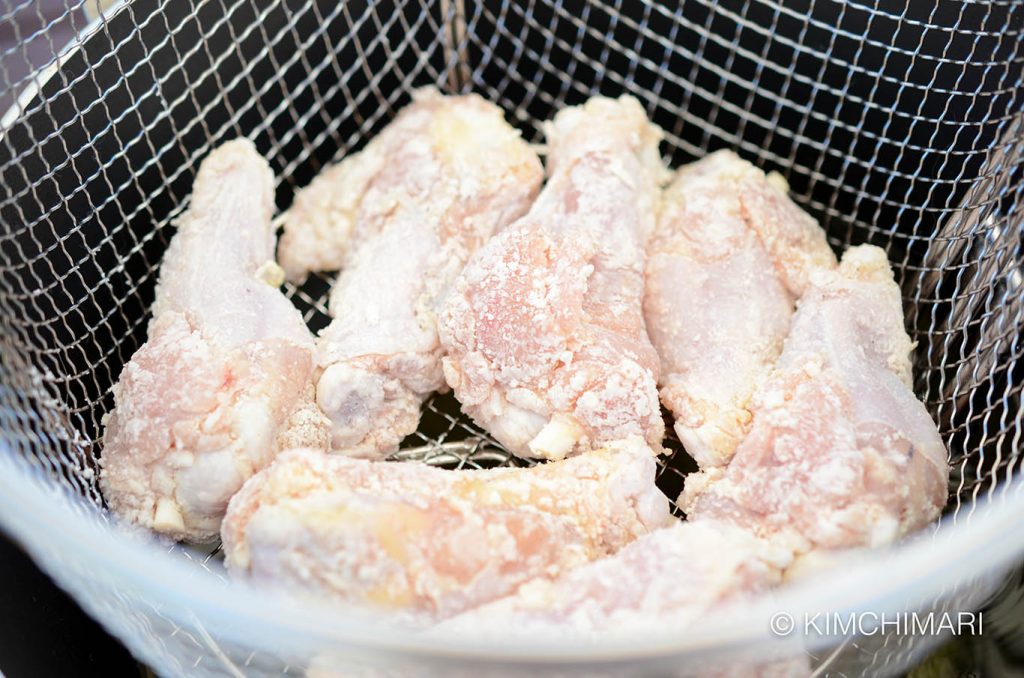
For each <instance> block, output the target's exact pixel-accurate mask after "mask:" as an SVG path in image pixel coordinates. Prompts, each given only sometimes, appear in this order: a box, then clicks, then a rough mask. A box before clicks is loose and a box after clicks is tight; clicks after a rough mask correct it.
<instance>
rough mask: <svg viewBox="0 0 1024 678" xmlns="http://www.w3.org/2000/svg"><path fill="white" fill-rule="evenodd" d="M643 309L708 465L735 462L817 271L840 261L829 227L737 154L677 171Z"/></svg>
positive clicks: (666, 377)
mask: <svg viewBox="0 0 1024 678" xmlns="http://www.w3.org/2000/svg"><path fill="white" fill-rule="evenodd" d="M647 255H648V259H647V287H646V292H645V297H644V317H645V319H646V321H647V330H648V332H649V334H650V337H651V342H652V343H653V344H654V347H655V348H656V349H657V351H658V356H659V358H660V359H661V398H662V401H663V402H664V403H665V406H666V407H667V408H668V409H669V410H670V411H671V412H672V414H673V416H674V417H675V430H676V434H677V435H678V436H679V439H680V440H681V441H682V443H683V444H684V445H685V447H686V451H687V452H688V453H689V454H690V455H691V456H692V457H694V459H696V460H697V463H698V464H699V465H700V466H701V467H702V468H708V467H712V466H721V465H722V464H725V463H727V462H728V461H729V459H730V458H731V456H732V453H733V452H734V451H735V449H736V446H737V445H738V444H739V442H740V441H741V440H742V439H743V437H744V436H745V435H746V433H747V431H748V430H749V428H750V419H751V416H750V410H749V405H750V398H751V396H752V395H753V393H754V391H755V389H756V388H757V387H758V385H759V384H760V383H761V382H762V381H764V379H765V378H766V377H767V376H768V374H769V373H770V372H771V369H772V366H773V365H774V364H775V359H776V358H777V357H778V356H779V353H780V351H781V350H782V342H783V340H784V339H785V338H786V333H787V332H788V331H789V321H790V316H792V314H793V305H794V302H795V299H796V298H797V297H798V296H799V295H800V294H802V293H803V288H804V287H805V286H806V280H807V275H808V270H809V268H812V267H821V268H834V267H835V256H834V255H833V254H832V251H831V250H830V249H829V247H828V244H827V243H826V241H825V234H824V231H822V230H821V228H819V226H818V225H817V224H816V223H815V222H814V220H813V219H811V217H809V216H807V215H806V214H804V213H802V212H801V211H800V209H799V208H798V207H797V206H796V205H794V204H793V203H792V202H790V200H789V199H788V198H787V197H786V195H785V193H784V192H783V191H782V190H780V189H779V188H776V187H775V186H773V185H772V184H771V182H770V180H769V179H768V178H767V177H765V175H764V174H763V173H762V172H760V171H759V170H758V169H757V168H755V167H754V166H753V165H751V164H750V163H748V162H745V161H743V160H741V159H740V158H739V157H738V156H737V155H736V154H735V153H732V152H731V151H719V152H717V153H714V154H712V155H710V156H708V157H707V158H705V159H703V160H700V161H698V162H696V163H693V164H692V165H688V166H686V167H683V168H682V169H681V170H679V172H678V174H677V176H676V179H675V180H674V181H673V182H672V184H671V185H670V186H669V187H668V188H667V189H666V190H665V194H664V197H663V200H662V206H661V212H660V215H659V219H658V226H657V228H656V230H655V233H654V236H653V237H652V238H651V242H650V244H649V246H648V250H647Z"/></svg>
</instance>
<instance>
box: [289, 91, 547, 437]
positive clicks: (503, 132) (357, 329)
mask: <svg viewBox="0 0 1024 678" xmlns="http://www.w3.org/2000/svg"><path fill="white" fill-rule="evenodd" d="M414 99H415V100H414V102H413V103H412V104H411V105H410V106H408V107H407V108H405V109H404V110H403V111H402V112H401V113H400V114H399V115H398V117H397V118H396V119H395V121H394V122H392V123H391V125H390V126H389V127H388V128H387V129H385V130H384V131H383V132H381V134H380V136H379V137H378V138H377V139H375V140H374V141H372V142H371V143H370V144H369V146H368V147H367V148H366V150H364V151H363V152H362V153H359V154H357V155H355V156H353V157H352V158H349V159H347V160H345V161H343V162H342V163H340V164H339V165H337V166H335V167H333V168H330V169H328V170H326V171H325V172H324V173H323V174H322V175H321V176H320V177H318V178H317V179H316V180H314V182H313V184H311V185H310V187H308V188H307V189H305V190H304V191H302V192H300V194H299V195H298V196H297V197H296V200H295V206H294V207H293V208H292V209H291V210H290V211H289V216H288V220H287V223H286V225H285V235H284V236H283V238H282V242H281V248H280V250H281V251H280V256H281V260H282V262H283V263H284V264H285V267H286V270H288V272H289V274H290V276H291V277H292V278H293V279H301V278H302V277H303V276H304V275H305V273H306V271H307V270H310V269H320V268H338V267H339V266H340V267H342V268H343V271H342V274H341V276H340V277H339V278H338V281H337V283H335V285H334V289H333V290H332V291H331V297H330V312H331V315H332V316H333V318H334V320H333V322H332V323H331V324H330V325H329V326H328V327H327V328H326V329H325V330H324V331H323V332H322V333H321V335H320V338H319V341H318V364H319V366H320V368H321V369H322V370H323V372H322V374H321V375H320V377H319V380H318V383H317V391H316V395H317V403H318V404H319V406H320V408H321V409H322V410H323V411H324V413H325V414H326V415H327V416H328V417H329V418H330V419H331V421H332V445H333V447H334V449H336V450H344V451H345V453H346V454H349V455H352V456H366V457H384V456H386V455H387V454H389V453H391V452H393V451H394V450H395V449H397V447H398V443H399V442H400V441H401V440H402V438H404V437H405V436H406V435H408V434H410V433H412V432H413V431H414V430H416V426H417V424H418V423H419V416H420V405H421V404H422V402H423V400H424V399H425V398H426V397H427V396H428V395H429V394H431V393H432V392H434V391H436V390H438V389H440V388H442V387H444V376H443V374H442V371H441V357H442V351H441V346H440V343H439V341H438V336H437V318H436V311H437V304H438V302H439V300H440V299H441V298H442V297H443V296H444V294H445V293H446V292H447V290H448V288H449V286H450V285H451V282H452V280H453V279H454V278H455V276H456V275H457V274H458V272H459V271H460V270H461V269H462V267H463V265H464V264H465V263H466V261H467V259H468V258H469V256H470V255H471V254H472V253H473V252H474V251H475V250H476V249H477V248H478V247H480V245H481V244H483V243H484V241H486V240H487V239H488V238H489V237H490V236H491V234H492V233H494V232H495V231H496V230H498V229H500V228H501V227H503V226H504V225H505V224H507V223H509V222H511V221H512V220H513V219H515V218H516V217H518V216H520V215H521V214H523V213H524V212H525V211H526V210H527V208H528V207H529V205H530V203H531V202H532V201H533V198H534V197H535V195H536V193H537V191H538V189H539V187H540V183H541V180H542V179H543V169H542V168H541V165H540V160H539V159H538V158H537V156H536V154H535V153H534V152H533V151H532V150H530V148H529V146H528V145H527V144H526V142H524V141H523V140H522V139H521V138H520V137H519V133H518V132H517V131H516V130H514V129H513V128H512V127H510V126H509V125H508V124H507V123H506V122H505V120H504V118H503V117H502V112H501V110H500V109H498V108H497V107H496V106H494V105H492V104H490V103H487V102H485V101H484V100H483V99H481V98H480V97H478V96H476V95H467V96H457V97H444V96H442V95H440V94H439V93H438V92H437V91H436V90H433V89H426V90H420V91H418V92H417V93H416V94H415V95H414ZM339 243H342V245H339Z"/></svg>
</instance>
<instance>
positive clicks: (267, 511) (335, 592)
mask: <svg viewBox="0 0 1024 678" xmlns="http://www.w3.org/2000/svg"><path fill="white" fill-rule="evenodd" d="M654 475H655V464H654V458H653V455H652V453H651V451H650V450H649V449H648V448H647V446H646V445H645V444H644V443H643V442H642V441H641V440H640V439H639V438H633V439H631V440H628V441H623V442H621V443H618V444H615V445H610V446H609V447H608V448H607V449H602V450H597V451H594V452H592V453H590V454H587V455H582V456H579V457H576V458H574V459H570V460H566V461H564V462H559V463H554V464H547V465H541V466H535V467H533V468H528V469H523V468H501V469H491V470H484V471H446V470H443V469H438V468H433V467H430V466H426V465H423V464H399V463H393V462H374V461H365V460H359V459H349V458H346V457H343V456H337V455H332V456H327V455H323V454H319V453H317V452H315V451H307V450H296V451H290V452H286V453H283V454H281V455H280V456H279V457H278V459H277V460H276V461H275V462H274V463H273V464H272V465H271V466H270V468H268V469H267V470H265V471H263V472H262V473H260V474H258V475H257V476H255V477H254V478H253V479H252V480H250V481H249V482H248V483H246V485H245V487H244V488H243V489H242V491H241V492H239V493H238V494H237V495H236V496H235V497H234V499H232V500H231V505H230V507H229V509H228V515H227V518H226V519H225V521H224V527H223V531H222V535H223V540H224V549H225V553H226V554H227V564H228V567H229V568H230V570H231V571H232V573H235V574H243V573H244V574H245V575H248V576H250V577H252V578H254V579H255V580H257V581H268V582H275V583H276V584H283V585H285V586H292V587H296V588H298V589H304V590H306V591H310V592H313V593H317V594H320V595H327V596H329V597H332V598H334V599H336V600H341V601H346V602H349V603H355V604H376V605H379V606H384V607H386V608H390V609H392V610H395V611H404V612H408V613H410V614H411V615H412V616H413V617H419V618H423V617H425V618H435V619H436V618H443V617H447V616H450V615H453V614H456V613H458V612H461V611H462V610H465V609H467V608H470V607H473V606H476V605H480V604H482V603H485V602H487V601H489V600H493V599H495V598H498V597H501V596H503V595H507V594H509V593H510V592H512V591H513V590H515V588H516V587H517V586H519V585H520V584H522V583H523V582H526V581H529V580H531V579H534V578H538V577H539V578H547V577H554V576H557V575H559V574H561V573H562V572H565V571H567V570H569V569H570V568H573V567H575V566H577V565H580V564H582V563H585V562H588V561H591V560H593V559H595V558H598V557H601V556H605V555H608V554H609V553H612V552H614V551H616V550H618V549H619V548H620V547H622V546H623V545H625V544H626V543H628V542H630V541H632V540H633V539H634V538H635V537H637V536H639V535H643V534H646V533H647V532H649V531H651V530H653V529H657V528H660V527H663V526H665V525H666V524H668V523H669V522H670V521H671V520H672V518H671V517H670V515H669V512H668V501H667V499H666V498H665V496H664V495H663V494H661V492H660V491H659V490H658V489H657V488H656V487H655V485H654Z"/></svg>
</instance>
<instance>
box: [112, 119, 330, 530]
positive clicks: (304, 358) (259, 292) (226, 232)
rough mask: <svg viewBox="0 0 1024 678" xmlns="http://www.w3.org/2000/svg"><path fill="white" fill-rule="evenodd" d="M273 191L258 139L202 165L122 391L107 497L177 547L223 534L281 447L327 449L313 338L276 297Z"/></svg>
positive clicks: (227, 147) (227, 148)
mask: <svg viewBox="0 0 1024 678" xmlns="http://www.w3.org/2000/svg"><path fill="white" fill-rule="evenodd" d="M273 196H274V193H273V175H272V173H271V171H270V168H269V167H268V166H267V163H266V161H265V160H264V159H263V158H262V157H260V155H259V154H258V153H257V152H256V149H255V148H254V147H253V145H252V144H251V143H250V142H248V141H246V140H243V139H239V140H236V141H231V142H228V143H226V144H224V145H223V146H221V147H219V148H217V149H216V150H214V151H213V152H212V153H211V154H210V156H209V157H208V158H207V159H206V160H204V161H203V163H202V165H201V166H200V169H199V174H198V176H197V177H196V180H195V185H194V186H193V192H192V200H191V205H190V207H189V210H188V211H187V212H186V213H185V215H184V216H183V217H182V218H181V219H180V220H179V223H178V232H177V234H176V235H175V236H174V238H173V239H172V241H171V244H170V246H169V247H168V249H167V253H166V254H165V255H164V261H163V265H162V266H161V269H160V281H159V283H158V285H157V290H156V300H155V302H154V304H153V319H152V321H151V322H150V325H149V340H148V342H147V343H146V344H145V345H143V346H142V348H140V349H139V350H138V352H136V354H135V355H134V356H132V359H131V360H130V361H129V362H128V364H127V365H126V366H125V368H124V371H123V372H122V373H121V377H120V380H119V382H118V383H117V385H115V386H114V389H113V392H114V409H113V411H112V412H111V413H110V414H109V415H108V417H107V418H106V422H105V425H106V428H105V432H104V448H103V456H102V460H101V463H102V467H103V469H102V475H101V477H100V482H101V487H102V489H103V494H104V497H105V498H106V500H107V502H108V504H109V505H110V507H111V509H113V511H114V512H115V513H117V514H119V515H121V516H122V517H124V518H126V519H128V520H130V521H131V522H134V523H137V524H140V525H143V526H146V527H151V528H153V529H154V530H156V531H158V532H162V533H164V534H167V535H169V536H172V537H175V538H178V539H190V540H203V539H208V538H211V537H214V536H216V535H217V533H218V531H219V528H220V522H221V518H222V517H223V515H224V511H225V509H226V508H227V503H228V499H230V498H231V495H233V494H234V493H235V491H237V490H238V489H239V488H240V487H241V486H242V483H243V482H245V480H246V479H247V478H249V476H251V475H252V474H253V473H255V472H256V471H258V470H260V469H261V468H262V467H264V466H265V465H266V464H267V463H269V462H270V460H271V459H272V458H273V457H274V455H275V453H276V451H277V450H278V448H279V447H280V446H281V445H288V446H291V445H314V446H326V443H327V431H326V422H325V421H323V419H322V415H320V414H319V413H318V412H317V411H316V407H315V405H314V404H313V402H312V397H313V392H312V386H313V382H312V377H313V348H314V346H313V337H312V336H311V335H310V333H309V331H308V330H307V329H306V326H305V323H304V322H303V320H302V317H301V316H300V315H299V313H298V311H296V309H295V308H294V307H293V306H292V305H291V303H290V302H289V301H288V300H287V299H286V298H285V297H284V296H282V295H281V293H280V292H279V291H278V290H277V285H279V284H280V282H281V280H280V277H281V275H280V269H278V268H277V266H276V264H274V263H273V256H274V232H273V228H272V227H271V223H270V217H271V213H272V212H273V208H274V202H273Z"/></svg>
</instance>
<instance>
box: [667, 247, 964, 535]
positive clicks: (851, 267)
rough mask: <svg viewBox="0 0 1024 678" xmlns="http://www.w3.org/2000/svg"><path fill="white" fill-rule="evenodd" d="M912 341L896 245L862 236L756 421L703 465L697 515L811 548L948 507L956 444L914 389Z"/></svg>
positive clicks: (819, 293)
mask: <svg viewBox="0 0 1024 678" xmlns="http://www.w3.org/2000/svg"><path fill="white" fill-rule="evenodd" d="M910 350H911V342H910V338H909V337H908V336H907V334H906V331H905V330H904V328H903V313H902V308H901V302H900V291H899V287H898V286H897V285H896V283H895V282H894V281H893V277H892V271H891V270H890V269H889V265H888V261H887V260H886V256H885V253H884V252H883V251H882V250H880V249H878V248H877V247H873V246H869V245H862V246H860V247H855V248H852V249H850V250H849V251H847V253H846V254H845V255H844V257H843V261H842V264H841V265H840V267H839V269H838V270H821V269H819V270H818V271H816V272H813V273H811V274H810V276H809V277H808V288H807V291H806V293H805V295H804V297H803V299H802V300H801V302H800V305H799V308H798V310H797V312H796V314H795V315H794V317H793V321H792V329H791V330H790V333H789V336H788V338H787V339H786V342H785V346H784V348H783V351H782V355H781V356H780V358H779V361H778V363H777V364H776V367H775V370H774V372H773V373H772V375H771V376H770V377H769V378H768V379H767V380H766V381H765V383H764V384H763V385H762V387H761V388H760V389H759V390H758V392H757V393H756V394H755V396H754V401H753V405H752V408H751V411H752V413H753V424H752V426H751V430H750V434H749V435H748V436H747V437H746V438H745V439H744V440H743V442H742V443H741V444H740V445H739V447H738V448H737V450H736V454H735V457H734V458H733V460H732V462H731V463H730V464H729V465H728V466H727V467H726V468H725V469H708V470H704V471H702V472H700V473H698V474H693V475H691V476H689V477H688V478H687V480H686V485H685V489H684V491H683V495H682V496H681V497H680V504H681V505H682V506H683V508H684V510H685V511H686V512H687V516H688V517H689V518H690V519H691V520H698V521H699V520H705V519H715V520H722V521H728V522H731V523H732V524H735V525H739V526H744V527H747V528H749V529H751V530H753V531H755V532H757V533H758V534H760V535H762V536H766V537H770V538H772V539H774V540H776V541H777V542H778V543H786V544H789V545H790V546H791V548H793V550H794V551H795V552H797V553H804V552H808V551H811V550H813V549H825V550H828V549H847V548H855V547H862V546H867V547H871V546H879V545H883V544H888V543H890V542H892V541H894V540H895V539H897V538H899V537H901V536H903V535H905V534H907V533H908V532H911V531H913V530H916V529H918V528H920V527H922V526H924V525H925V524H927V523H928V522H931V521H933V520H935V519H936V518H937V517H938V515H939V513H940V511H941V509H942V507H943V505H944V504H945V500H946V494H947V477H948V467H947V464H946V451H945V447H944V445H943V443H942V439H941V438H940V437H939V434H938V431H937V430H936V427H935V424H934V422H932V420H931V418H930V417H929V416H928V412H927V411H926V410H925V408H924V405H923V404H922V403H921V402H920V401H919V400H918V399H917V398H916V397H915V396H914V393H913V391H912V390H911V374H910V360H909V355H910Z"/></svg>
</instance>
